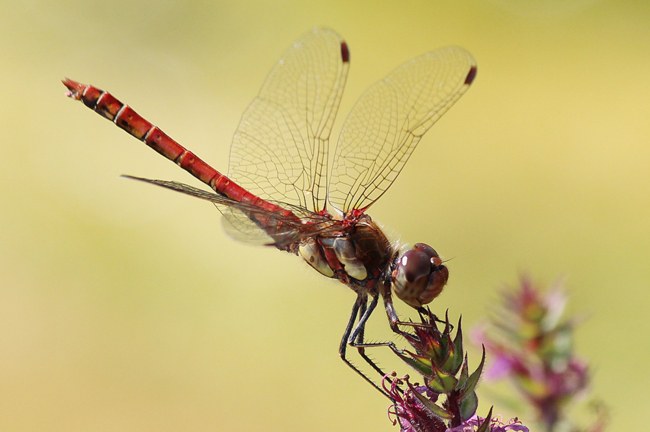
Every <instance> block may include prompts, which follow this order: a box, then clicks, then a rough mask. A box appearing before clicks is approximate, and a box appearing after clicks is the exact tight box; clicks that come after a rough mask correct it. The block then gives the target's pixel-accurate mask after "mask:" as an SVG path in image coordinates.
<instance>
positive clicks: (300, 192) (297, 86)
mask: <svg viewBox="0 0 650 432" xmlns="http://www.w3.org/2000/svg"><path fill="white" fill-rule="evenodd" d="M348 60H349V54H348V50H347V46H346V45H345V42H344V41H343V39H341V37H340V36H339V35H337V34H336V33H335V32H333V31H332V30H328V29H323V28H316V29H314V30H312V31H311V32H309V33H307V34H306V35H305V36H303V37H302V38H301V39H300V40H298V41H296V42H295V43H294V44H293V46H292V47H291V48H289V49H288V50H287V51H286V52H285V53H284V55H283V56H282V57H281V58H280V60H279V61H278V63H277V64H276V65H275V67H274V68H273V69H272V70H271V73H270V74H269V76H268V78H267V79H266V82H265V83H264V86H263V87H262V90H261V91H260V93H259V95H258V96H257V97H256V98H255V100H253V102H252V103H251V105H250V106H249V107H248V110H247V111H246V112H245V113H244V116H243V117H242V120H241V122H240V124H239V127H238V129H237V132H236V133H235V137H234V140H233V143H232V147H231V150H230V172H229V175H228V176H229V177H230V178H232V179H233V180H234V181H235V182H237V183H239V184H240V185H241V186H243V187H244V188H245V189H247V190H248V191H250V192H251V193H253V194H255V195H257V196H260V197H263V198H264V199H267V198H270V199H273V200H276V201H281V202H286V203H290V204H293V205H296V206H300V207H303V208H305V209H308V210H311V211H314V212H317V211H319V210H322V209H324V208H325V204H326V192H327V191H326V175H327V159H328V140H329V136H330V131H331V129H332V124H333V122H334V118H335V116H336V112H337V110H338V107H339V103H340V100H341V94H342V93H343V87H344V86H345V79H346V77H347V71H348Z"/></svg>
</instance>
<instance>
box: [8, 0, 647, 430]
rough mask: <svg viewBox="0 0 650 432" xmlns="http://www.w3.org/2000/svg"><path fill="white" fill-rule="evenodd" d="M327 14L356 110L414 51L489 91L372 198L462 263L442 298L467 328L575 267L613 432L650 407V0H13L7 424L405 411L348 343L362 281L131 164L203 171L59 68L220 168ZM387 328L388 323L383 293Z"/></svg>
mask: <svg viewBox="0 0 650 432" xmlns="http://www.w3.org/2000/svg"><path fill="white" fill-rule="evenodd" d="M316 25H324V26H328V27H331V28H333V29H335V30H336V31H338V32H339V33H340V34H341V35H342V36H343V37H344V38H345V39H346V40H347V42H348V44H349V46H350V50H351V56H352V66H351V71H350V76H349V79H348V86H347V90H346V93H345V95H344V98H343V103H342V109H341V113H342V115H341V117H343V116H344V115H345V114H346V113H347V112H348V111H349V109H350V108H351V106H352V104H353V103H354V102H355V101H356V99H357V98H358V97H359V95H360V94H361V93H362V91H363V90H364V89H365V88H366V87H367V86H369V85H370V84H372V83H374V82H375V81H377V80H379V79H380V78H382V77H383V76H384V75H385V74H386V73H388V72H389V71H391V70H392V69H393V68H395V67H396V66H397V65H399V64H401V63H402V62H404V61H406V60H408V59H410V58H412V57H414V56H416V55H419V54H422V53H424V52H426V51H429V50H433V49H435V48H438V47H441V46H444V45H449V44H455V45H460V46H463V47H465V48H466V49H468V50H469V51H470V52H472V53H473V55H474V56H475V58H476V60H477V63H478V71H479V72H478V77H477V79H476V81H475V82H474V85H473V86H472V88H471V89H470V90H469V91H468V93H467V94H466V95H465V96H463V98H462V99H461V100H460V101H459V102H458V103H457V105H456V106H455V107H454V108H453V109H452V110H451V111H449V112H448V113H447V114H446V115H445V116H444V117H443V118H442V120H441V121H440V122H439V123H438V124H437V125H436V126H435V127H434V128H433V129H432V130H431V131H430V132H429V134H428V135H427V136H426V137H425V139H424V140H423V141H422V142H421V144H420V146H419V148H418V149H417V151H416V154H415V156H414V157H413V158H412V160H411V161H410V162H409V163H408V164H407V166H406V169H405V170H404V172H403V173H402V175H401V176H400V178H399V179H398V181H397V182H396V183H395V185H394V186H393V187H392V189H391V190H390V191H389V192H388V193H387V194H386V195H385V196H384V197H383V198H382V199H381V200H380V201H379V202H378V203H377V204H376V205H375V206H374V207H373V208H372V212H371V214H372V215H373V217H374V218H375V220H377V221H379V222H380V223H382V224H384V225H385V226H386V230H387V232H388V233H390V235H392V236H393V238H394V239H400V240H401V241H404V242H409V243H414V242H417V241H425V242H427V243H430V244H432V245H433V246H434V247H435V248H436V249H437V250H438V251H440V252H441V253H442V254H443V255H444V256H445V257H446V258H452V260H451V261H450V263H449V267H450V269H451V280H450V283H449V285H448V287H447V289H446V291H445V292H444V293H443V295H442V296H441V297H440V298H439V299H438V300H437V301H436V302H435V303H434V304H433V306H434V309H435V311H436V312H439V313H444V310H445V309H449V310H450V314H451V316H452V318H454V319H456V318H457V317H458V315H459V314H462V315H463V317H464V322H465V326H466V328H469V327H470V326H471V325H472V324H474V323H476V322H478V321H480V320H481V319H482V317H484V316H485V314H486V313H487V312H489V311H490V310H491V309H492V308H493V306H494V303H495V299H496V298H497V292H498V290H499V288H500V287H501V286H502V285H503V284H515V283H516V282H517V279H518V277H519V275H520V274H521V273H525V272H528V273H529V274H531V275H532V277H533V278H534V279H535V280H536V281H537V282H539V283H540V284H542V285H546V284H550V283H552V282H553V281H554V280H556V278H558V277H562V278H565V279H566V287H567V289H568V290H569V292H570V295H571V304H570V307H569V310H570V312H575V313H581V314H582V315H583V316H586V317H588V320H587V321H586V322H585V323H584V324H583V326H582V327H581V328H580V329H579V331H578V333H577V340H576V349H577V351H578V353H579V354H580V355H581V356H583V357H584V358H586V359H589V360H590V362H591V364H592V370H593V373H594V374H593V386H592V392H593V394H594V395H597V396H599V397H600V398H602V399H603V400H604V401H605V402H606V403H607V404H609V406H610V408H611V414H612V424H611V429H610V430H631V429H636V428H637V427H639V425H642V424H645V422H646V421H647V416H646V415H645V408H644V407H647V406H648V404H649V403H650V392H649V391H648V388H649V387H650V374H648V368H647V363H648V356H649V354H650V352H649V349H648V332H649V327H650V319H649V318H648V306H649V304H648V303H649V302H648V297H649V294H648V291H649V290H648V289H649V288H650V269H649V267H650V264H649V252H648V249H649V248H650V220H649V217H648V215H649V210H650V205H649V199H648V198H649V193H650V191H649V186H650V122H649V120H648V118H649V114H650V110H649V109H648V106H649V105H648V104H649V100H650V84H649V81H650V80H649V79H648V77H649V75H648V73H649V72H648V71H649V70H650V6H649V4H648V3H647V2H645V1H621V0H544V1H524V0H461V1H453V2H451V1H444V0H428V1H415V0H400V1H392V2H391V1H313V0H300V1H295V0H283V1H275V2H266V1H185V0H184V1H174V0H162V1H161V0H150V1H133V0H114V1H111V2H105V1H101V2H100V1H87V0H83V1H81V0H79V1H43V0H40V1H39V0H21V1H18V0H4V1H3V2H1V3H0V53H1V56H0V58H1V59H0V77H1V79H0V110H1V111H0V132H1V133H0V142H1V143H2V146H1V148H2V157H3V160H4V164H3V165H4V166H3V168H2V169H1V170H0V187H1V189H0V190H1V193H2V199H1V200H0V430H2V431H45V430H47V431H68V432H70V431H152V430H156V431H179V430H191V431H208V430H209V431H214V430H232V431H250V430H267V431H274V430H282V431H292V430H309V431H331V430H339V431H342V430H349V431H358V430H375V431H380V430H384V431H389V430H396V429H395V428H393V427H392V426H391V425H390V423H389V421H388V420H387V418H386V410H387V408H388V403H387V400H385V399H384V398H382V397H381V395H379V394H378V393H377V392H375V391H374V390H372V389H371V388H370V387H369V386H368V385H367V384H366V383H364V382H363V381H362V380H361V379H359V378H358V377H357V376H355V375H354V374H353V373H352V372H351V371H350V370H348V369H347V368H346V367H345V366H344V364H343V363H342V362H341V361H340V360H339V358H338V355H337V346H338V343H339V339H340V336H341V334H342V331H343V327H344V325H345V323H346V322H347V319H348V314H349V311H350V308H351V306H352V301H353V299H354V295H353V294H352V292H350V291H349V290H347V289H346V288H345V287H344V286H342V285H341V284H338V283H335V282H333V281H329V280H327V279H325V278H323V277H320V276H319V275H318V274H316V272H314V271H312V270H311V269H309V268H308V267H307V266H306V265H305V264H304V263H302V262H300V260H299V259H298V258H296V257H292V256H289V255H288V254H282V253H279V252H277V251H275V250H272V249H270V248H267V249H265V248H259V247H257V248H256V247H253V246H248V245H244V244H239V243H237V242H234V241H232V240H230V239H229V238H227V237H226V236H225V234H224V233H223V232H222V229H221V227H220V223H219V214H218V212H217V211H216V210H215V209H214V208H213V207H212V206H211V205H209V204H208V203H205V202H200V201H199V200H193V199H191V198H188V197H185V196H181V195H179V194H175V193H172V192H169V191H165V190H162V189H160V190H159V189H157V188H154V187H151V186H148V185H143V184H138V183H135V182H132V181H128V180H125V179H122V178H120V177H119V175H120V174H133V175H140V176H145V177H153V178H163V179H171V180H178V181H187V182H189V183H191V184H194V185H196V182H194V181H193V179H191V178H190V177H189V176H188V175H187V174H186V173H184V172H182V171H181V170H179V169H178V168H177V167H175V166H174V165H173V164H171V163H169V162H168V161H166V160H164V159H162V158H161V157H160V156H158V155H156V154H155V153H154V152H152V151H151V150H150V149H148V148H146V147H145V146H144V145H143V144H141V143H139V142H138V141H136V140H135V139H133V138H131V137H129V136H128V135H126V134H125V133H124V132H122V131H120V130H119V129H117V128H115V127H114V126H111V124H110V123H109V122H107V121H105V120H103V119H101V118H100V117H99V116H97V115H96V114H94V113H92V112H90V111H89V110H87V109H86V108H84V107H83V106H82V105H81V104H80V103H78V102H73V101H71V100H68V99H67V98H65V97H64V90H65V89H64V87H63V86H62V85H61V84H60V82H59V80H60V79H61V78H63V77H65V76H68V77H70V78H73V79H77V80H80V81H82V82H86V83H92V84H94V85H97V86H99V87H100V88H103V89H106V90H109V91H111V92H112V93H113V94H115V95H116V96H117V97H118V98H120V99H122V101H124V102H126V103H129V104H130V105H132V106H133V107H135V109H136V110H138V111H139V112H140V113H142V114H143V115H145V116H146V117H147V118H149V119H150V120H152V121H154V122H155V123H156V124H158V125H159V126H161V127H162V129H163V130H165V131H166V132H167V133H169V134H170V135H171V136H172V137H174V138H176V139H177V140H179V141H180V142H181V143H183V144H184V145H186V146H187V147H189V148H190V149H192V150H194V151H195V152H196V153H197V154H199V155H200V156H201V157H203V158H204V159H206V160H207V161H208V162H211V163H213V164H214V165H215V166H216V167H217V168H222V169H224V170H225V169H226V165H227V160H228V149H229V143H230V140H231V137H232V134H233V132H234V131H235V128H236V126H237V124H238V120H239V117H240V115H241V114H242V113H243V112H244V110H245V108H246V107H247V105H248V104H249V103H250V101H251V100H252V99H253V97H254V96H255V94H256V93H257V91H258V90H259V88H260V86H261V85H262V83H263V81H264V79H265V76H266V74H267V73H268V71H269V70H270V68H271V67H272V65H273V64H274V62H275V61H276V59H277V58H278V57H279V56H280V54H281V53H282V52H284V50H285V49H286V48H287V47H288V46H289V45H290V44H291V43H292V42H293V41H294V40H295V39H297V38H299V37H300V36H301V35H303V34H304V33H305V32H306V31H308V30H309V29H310V28H311V27H313V26H316ZM341 120H342V118H341V119H339V122H338V126H337V127H336V128H335V131H334V136H336V135H337V133H338V130H339V129H340V125H341ZM400 310H401V311H402V312H403V313H405V314H408V312H409V311H408V310H407V309H406V308H401V309H400ZM369 336H370V337H371V338H373V339H382V338H385V337H389V336H390V335H389V334H388V332H387V331H386V325H385V317H384V316H383V313H382V312H379V313H378V314H377V315H376V316H375V320H374V322H373V323H372V325H371V329H370V330H369ZM470 355H471V357H470V359H471V360H470V361H471V364H472V365H473V366H476V365H477V364H478V360H479V353H478V351H477V350H475V349H473V350H471V351H470ZM375 356H376V357H377V358H378V359H379V361H380V362H381V363H382V364H383V365H385V366H386V368H388V369H390V368H397V369H398V372H399V373H406V372H408V370H405V369H404V366H402V365H399V364H394V363H391V359H390V356H389V355H386V353H385V352H382V350H377V352H376V353H375ZM487 390H488V389H487V385H485V384H484V385H483V390H482V393H481V394H482V395H483V396H482V399H481V406H480V410H479V412H480V413H481V414H483V415H485V414H486V413H487V410H488V409H489V406H490V405H491V404H493V403H497V402H495V400H494V399H491V398H490V395H488V393H489V392H488V391H487ZM495 411H496V412H501V413H503V414H505V415H506V416H508V415H519V416H520V417H522V418H523V419H524V420H525V421H528V420H529V419H530V417H528V416H527V414H526V413H515V412H511V411H508V409H506V407H501V406H498V405H497V406H496V407H495Z"/></svg>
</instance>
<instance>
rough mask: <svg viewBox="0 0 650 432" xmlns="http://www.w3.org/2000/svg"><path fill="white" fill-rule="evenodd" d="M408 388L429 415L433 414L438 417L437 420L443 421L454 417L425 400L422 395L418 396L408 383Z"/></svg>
mask: <svg viewBox="0 0 650 432" xmlns="http://www.w3.org/2000/svg"><path fill="white" fill-rule="evenodd" d="M408 386H409V388H410V389H411V392H412V393H413V396H415V397H416V398H417V400H418V401H420V403H421V404H422V405H424V407H425V408H427V409H428V410H429V411H431V413H432V414H434V415H435V416H436V417H439V418H441V419H443V420H451V419H452V418H453V417H454V415H453V414H452V413H450V412H448V411H447V410H445V409H444V408H442V407H440V406H438V405H436V404H434V403H433V402H431V401H430V400H429V399H427V398H426V397H424V396H423V395H422V394H420V393H419V392H418V391H417V390H416V389H415V387H413V385H412V384H411V383H408Z"/></svg>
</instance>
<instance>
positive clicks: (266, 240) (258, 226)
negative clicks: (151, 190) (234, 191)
mask: <svg viewBox="0 0 650 432" xmlns="http://www.w3.org/2000/svg"><path fill="white" fill-rule="evenodd" d="M122 177H125V178H129V179H132V180H139V181H142V182H145V183H150V184H154V185H156V186H161V187H164V188H166V189H171V190H174V191H176V192H181V193H184V194H186V195H191V196H193V197H196V198H200V199H203V200H206V201H210V202H211V203H213V204H214V205H215V206H216V207H217V209H219V211H220V212H221V213H222V214H223V216H224V218H223V225H224V229H225V231H226V233H227V234H228V235H230V236H231V237H233V238H234V239H236V240H239V241H243V242H246V243H253V244H258V245H268V246H277V247H279V248H283V247H285V246H287V245H289V244H291V243H294V242H297V241H299V240H300V239H301V238H303V237H309V236H312V235H314V234H320V233H324V232H328V231H332V230H336V229H337V225H336V224H335V223H333V222H332V221H331V220H330V219H329V218H328V217H327V216H325V215H320V214H317V213H312V212H309V211H306V210H304V209H302V208H299V207H294V206H291V205H287V204H283V203H274V204H276V205H278V206H282V207H283V208H284V209H285V210H289V212H290V213H289V214H287V215H282V214H280V213H278V212H273V211H267V210H263V209H261V208H260V207H258V206H256V205H253V204H249V203H245V202H239V201H235V200H233V199H231V198H228V197H225V196H223V195H219V194H216V193H214V192H208V191H204V190H203V189H198V188H195V187H193V186H190V185H186V184H184V183H178V182H174V181H167V180H152V179H146V178H142V177H133V176H128V175H124V176H122Z"/></svg>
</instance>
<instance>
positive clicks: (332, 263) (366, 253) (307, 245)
mask: <svg viewBox="0 0 650 432" xmlns="http://www.w3.org/2000/svg"><path fill="white" fill-rule="evenodd" d="M337 225H339V228H340V230H335V231H331V232H327V233H325V234H320V235H317V236H313V237H308V238H305V239H303V240H301V242H300V245H299V247H298V253H299V255H300V256H301V257H302V258H303V259H304V260H305V261H307V263H308V264H309V265H311V266H312V267H313V268H314V269H316V270H317V271H318V272H319V273H321V274H323V275H325V276H327V277H331V278H335V279H339V280H340V281H341V282H343V283H345V284H346V285H348V286H350V287H351V288H352V289H354V290H355V291H359V290H360V289H368V288H371V287H373V286H375V285H376V283H377V282H378V281H381V280H385V279H387V277H388V276H387V275H388V274H389V273H390V268H391V265H392V260H394V259H395V258H396V257H395V253H394V250H393V247H392V245H391V244H390V242H389V241H388V239H387V238H386V236H385V235H384V233H383V232H382V231H381V229H380V228H379V227H378V226H377V224H375V223H374V222H373V221H372V219H370V217H369V216H367V215H364V216H363V217H361V218H360V219H359V221H357V222H355V223H346V222H340V223H337Z"/></svg>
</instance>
